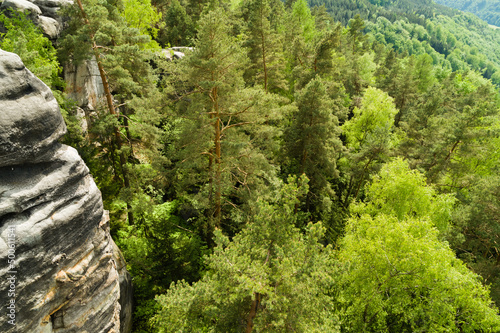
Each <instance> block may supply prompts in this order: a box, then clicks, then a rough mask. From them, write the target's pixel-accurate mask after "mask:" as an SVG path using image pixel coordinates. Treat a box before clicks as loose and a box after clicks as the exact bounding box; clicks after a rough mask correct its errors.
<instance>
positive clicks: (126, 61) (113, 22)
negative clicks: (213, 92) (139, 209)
mask: <svg viewBox="0 0 500 333" xmlns="http://www.w3.org/2000/svg"><path fill="white" fill-rule="evenodd" d="M65 13H67V15H69V16H70V17H71V18H72V19H71V20H70V21H69V22H68V28H67V29H66V30H65V34H64V36H63V38H62V39H61V42H60V57H61V58H62V59H63V60H65V61H68V62H69V63H72V64H75V65H76V64H79V63H80V62H81V61H83V60H85V59H89V58H92V57H93V58H94V59H95V60H96V62H97V67H98V69H99V74H100V78H101V81H102V83H103V88H104V97H105V101H106V102H105V104H106V109H107V111H108V113H109V116H103V117H101V118H100V119H101V120H104V121H105V122H104V123H99V122H96V123H94V126H92V127H91V129H90V132H93V133H95V134H97V136H96V137H95V138H96V139H99V137H101V138H102V140H101V141H102V143H105V142H108V143H109V144H107V145H103V146H99V145H97V147H101V149H102V148H104V150H105V151H106V153H105V154H109V155H110V158H111V161H110V162H111V166H112V168H113V170H114V180H115V182H116V181H118V182H119V183H121V185H122V186H121V187H122V188H123V189H124V190H125V192H128V194H127V193H125V192H123V194H124V198H125V201H126V203H127V211H128V219H129V223H130V224H134V215H133V212H132V206H131V201H132V198H131V193H135V192H137V191H138V189H134V190H132V184H131V180H130V170H129V169H128V166H127V164H128V161H129V157H130V156H131V155H132V153H133V150H132V149H130V148H128V147H127V145H125V144H124V138H126V140H127V141H128V143H129V145H128V146H130V147H132V138H131V135H130V126H129V118H130V115H131V114H132V113H133V112H132V111H131V108H130V105H131V104H130V103H131V101H132V100H135V102H134V103H136V104H137V102H138V99H140V98H144V101H146V100H147V99H148V97H150V96H149V94H154V93H155V90H156V87H155V82H156V79H155V78H154V76H153V75H152V71H151V67H150V66H149V64H148V63H147V60H148V59H150V52H149V51H148V50H147V48H146V47H145V46H146V45H147V44H148V43H149V41H150V38H149V36H145V35H140V34H139V33H138V30H136V29H134V28H130V27H128V26H127V24H126V21H125V19H124V17H123V16H122V15H121V13H120V12H119V11H118V8H117V7H116V6H113V5H112V4H110V3H108V2H107V1H94V0H88V1H85V3H83V2H82V1H81V0H78V1H77V2H76V3H75V5H74V6H68V7H67V8H66V9H65ZM116 100H118V101H119V103H120V106H119V107H118V105H117V103H116ZM142 120H145V121H144V123H145V124H147V123H148V122H149V120H151V121H152V122H154V121H157V120H158V117H151V114H149V115H144V118H142ZM138 121H140V120H139V119H138ZM122 128H123V129H125V133H123V132H122ZM150 128H152V127H150ZM109 130H111V132H112V133H113V139H110V138H108V137H109V132H108V131H109ZM105 154H102V155H105ZM100 155H101V154H100ZM91 164H92V163H91ZM99 167H100V168H102V167H104V168H106V167H107V165H106V166H99ZM104 173H105V172H104ZM103 178H105V177H103ZM112 188H113V190H112V191H113V193H106V192H105V193H104V195H105V197H107V196H108V194H109V195H110V196H111V197H116V196H117V195H118V192H119V191H120V186H116V184H115V185H113V186H112ZM105 199H107V198H105Z"/></svg>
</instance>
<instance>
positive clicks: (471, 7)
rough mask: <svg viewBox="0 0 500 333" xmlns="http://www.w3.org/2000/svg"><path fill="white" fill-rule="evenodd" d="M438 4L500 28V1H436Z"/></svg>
mask: <svg viewBox="0 0 500 333" xmlns="http://www.w3.org/2000/svg"><path fill="white" fill-rule="evenodd" d="M436 2H437V3H439V4H442V5H445V6H448V7H451V8H456V9H459V10H462V11H464V12H470V13H472V14H474V15H476V16H478V17H479V18H481V19H483V20H484V21H486V22H488V23H489V24H491V25H494V26H497V27H500V1H498V0H436Z"/></svg>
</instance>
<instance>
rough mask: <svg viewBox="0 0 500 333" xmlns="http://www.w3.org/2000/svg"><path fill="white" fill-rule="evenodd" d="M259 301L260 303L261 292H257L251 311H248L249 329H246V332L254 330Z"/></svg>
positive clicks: (249, 332)
mask: <svg viewBox="0 0 500 333" xmlns="http://www.w3.org/2000/svg"><path fill="white" fill-rule="evenodd" d="M259 303H260V294H259V293H255V298H254V299H253V301H252V307H251V308H250V312H249V313H248V319H247V329H246V330H245V333H251V332H252V330H253V320H254V319H255V316H256V315H257V309H258V308H259Z"/></svg>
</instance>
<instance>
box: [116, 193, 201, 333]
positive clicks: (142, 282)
mask: <svg viewBox="0 0 500 333" xmlns="http://www.w3.org/2000/svg"><path fill="white" fill-rule="evenodd" d="M178 206H179V204H178V203H177V202H166V203H163V204H160V205H156V206H155V207H154V208H153V210H152V211H151V212H148V213H146V214H145V216H144V219H143V220H142V222H140V223H138V225H137V226H136V227H128V228H125V229H122V230H120V231H119V232H118V246H120V248H121V250H122V252H123V254H124V256H125V259H126V261H127V269H128V271H129V272H130V273H131V274H132V276H133V277H134V289H135V291H134V298H135V301H136V302H137V306H136V310H135V311H136V312H135V317H134V318H135V319H134V322H135V331H136V332H139V331H141V330H142V331H144V332H147V331H150V330H151V327H149V326H148V324H147V323H148V320H149V319H150V318H151V317H152V316H153V315H154V313H155V311H156V309H155V308H156V304H155V303H154V302H152V299H153V298H154V296H155V295H156V294H161V293H164V292H166V290H167V289H168V287H169V286H170V284H171V283H172V282H173V281H177V280H180V279H184V280H186V281H190V282H192V281H196V280H198V279H199V277H200V272H201V271H202V267H203V265H202V262H201V260H200V258H201V257H202V255H203V254H204V253H205V252H206V250H205V247H204V246H203V243H202V242H201V239H200V238H199V237H198V236H197V235H196V233H195V232H194V231H193V230H190V229H189V228H190V226H189V225H188V224H186V223H185V222H184V221H183V220H182V219H181V218H180V217H178V216H176V215H175V212H176V211H177V209H178Z"/></svg>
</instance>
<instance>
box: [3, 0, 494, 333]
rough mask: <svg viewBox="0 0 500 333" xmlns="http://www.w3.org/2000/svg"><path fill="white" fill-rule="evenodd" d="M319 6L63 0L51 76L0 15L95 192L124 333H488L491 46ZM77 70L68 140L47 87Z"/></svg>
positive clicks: (349, 5)
mask: <svg viewBox="0 0 500 333" xmlns="http://www.w3.org/2000/svg"><path fill="white" fill-rule="evenodd" d="M324 4H326V5H327V6H325V7H315V8H312V9H311V8H310V7H309V6H308V4H307V2H306V1H305V0H297V1H287V2H282V1H279V0H252V1H181V2H179V1H178V0H172V1H156V2H153V3H149V2H147V1H146V2H143V1H141V2H139V1H134V0H128V1H123V2H121V1H118V2H115V1H112V2H108V1H106V0H84V1H83V2H82V3H79V2H78V1H77V2H76V3H75V5H74V6H69V7H67V8H66V9H65V10H64V12H63V14H64V15H66V16H67V17H68V19H69V20H68V21H67V27H66V29H65V33H64V36H63V37H62V38H61V39H60V40H59V41H58V43H57V46H58V49H57V57H56V51H55V50H54V48H53V47H52V45H51V44H50V43H49V44H47V43H45V42H46V41H45V40H43V38H42V37H41V34H40V33H39V32H36V29H33V27H32V25H30V24H29V22H28V21H27V20H26V19H25V18H23V17H18V18H16V19H15V20H19V22H22V24H21V23H15V22H14V23H13V24H12V25H10V26H9V24H10V23H11V22H12V19H10V18H8V17H6V16H5V17H2V22H4V24H5V25H6V26H8V27H9V32H8V33H7V34H5V35H2V41H1V44H0V47H2V48H9V47H10V48H12V49H14V51H16V50H17V52H18V53H20V54H21V56H22V57H26V58H27V59H30V58H29V57H32V59H33V58H34V59H37V60H38V61H33V64H34V65H33V70H40V71H42V69H43V71H44V73H46V76H45V80H46V82H47V84H49V85H51V87H52V88H53V90H55V91H56V93H57V94H58V96H59V97H58V98H59V102H60V105H61V107H63V109H64V114H65V116H66V121H67V124H68V128H69V133H68V135H67V136H66V138H65V142H67V143H69V144H71V145H73V146H74V147H76V148H77V149H78V151H79V152H80V154H81V155H82V156H83V157H84V159H85V160H86V163H87V165H88V166H89V168H90V169H91V172H92V174H93V175H94V179H95V181H96V183H97V184H98V186H99V188H100V190H101V191H102V194H103V199H104V203H105V206H106V208H107V209H109V210H110V214H111V220H112V222H111V223H112V232H113V236H114V237H115V239H116V242H117V244H118V245H119V246H120V248H121V249H122V251H123V252H124V255H125V257H126V259H127V261H128V265H129V270H130V272H131V273H132V275H133V276H134V283H135V299H136V302H137V308H136V313H135V331H136V332H156V331H158V332H186V331H187V332H205V331H207V332H225V331H230V332H243V331H244V332H251V331H263V330H267V331H270V332H278V331H288V330H294V331H299V332H309V331H316V332H337V331H339V332H381V331H391V332H403V331H432V332H434V331H451V332H461V331H477V332H493V331H498V330H500V317H499V316H498V309H497V308H496V306H495V305H494V304H495V303H496V304H500V265H499V263H500V255H499V253H500V251H499V248H498V245H497V242H498V237H499V235H500V230H499V228H498V226H499V223H498V222H499V220H498V216H500V177H499V174H500V173H499V171H500V170H499V166H500V163H499V162H500V153H499V150H498V147H499V145H500V138H499V131H500V97H499V92H498V86H496V85H495V83H499V82H500V81H499V80H497V78H499V75H498V72H497V70H496V69H497V66H498V64H497V61H498V60H497V58H496V55H493V54H490V53H487V51H488V50H486V48H487V47H488V46H493V49H494V48H496V46H495V45H497V44H495V43H497V42H496V41H497V40H498V39H495V35H494V33H496V32H494V31H493V30H491V31H490V30H485V31H482V30H481V29H482V27H483V24H484V23H481V22H480V21H476V19H473V18H472V16H468V15H463V14H460V13H458V12H457V11H452V10H448V11H442V10H443V9H442V8H441V7H435V6H434V5H432V2H430V1H428V2H410V1H407V2H405V1H397V2H392V1H379V2H378V3H375V2H373V3H371V2H367V1H361V0H358V1H352V2H349V1H343V2H337V1H335V2H333V1H332V2H324ZM335 6H337V7H335ZM329 11H330V12H332V13H335V16H334V17H332V16H330V15H329V14H328V12H329ZM138 13H140V15H136V14H138ZM357 14H359V15H357ZM138 17H141V18H148V19H147V20H139V19H137V18H138ZM23 29H27V30H26V32H24V31H25V30H23ZM461 29H463V30H461ZM20 31H23V33H19V32H20ZM27 32H30V33H35V34H37V35H36V36H38V37H40V38H41V39H40V42H39V43H36V45H33V46H30V47H31V49H24V48H21V49H15V48H16V47H19V46H20V45H24V44H22V43H20V42H19V41H21V40H23V39H22V38H25V37H24V36H25V33H27ZM455 32H457V34H454V33H455ZM473 33H475V34H476V35H473ZM474 38H479V39H480V42H479V43H478V44H477V45H476V44H473V43H475V42H474V41H473V39H474ZM488 38H491V39H488ZM37 40H38V39H37ZM483 43H484V45H483ZM488 43H489V44H488ZM169 46H192V47H194V48H192V49H186V50H185V56H184V57H183V58H182V59H177V60H175V61H170V60H168V59H167V58H165V57H163V56H162V55H161V54H162V52H160V48H167V47H169ZM488 52H489V51H488ZM91 57H95V58H96V59H97V60H98V64H99V72H100V77H101V79H102V81H103V83H104V87H105V96H103V97H104V98H103V101H102V103H101V104H100V106H99V107H97V109H96V110H94V112H93V113H92V114H91V116H90V121H88V122H87V125H88V130H87V131H85V130H84V129H83V128H82V127H81V119H78V117H77V112H76V108H75V107H74V106H73V104H72V102H71V101H70V100H69V99H68V98H67V96H65V91H64V82H61V80H60V78H59V77H58V73H59V62H63V63H68V62H69V63H72V64H78V63H81V61H84V60H85V59H88V58H91ZM56 59H57V60H58V61H54V60H56ZM26 63H27V64H28V63H29V62H26ZM35 65H37V66H39V65H43V66H42V69H40V68H39V67H37V66H35ZM490 78H491V80H490ZM492 81H493V82H492ZM490 290H491V292H490ZM492 300H493V301H492ZM494 302H495V303H494Z"/></svg>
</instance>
